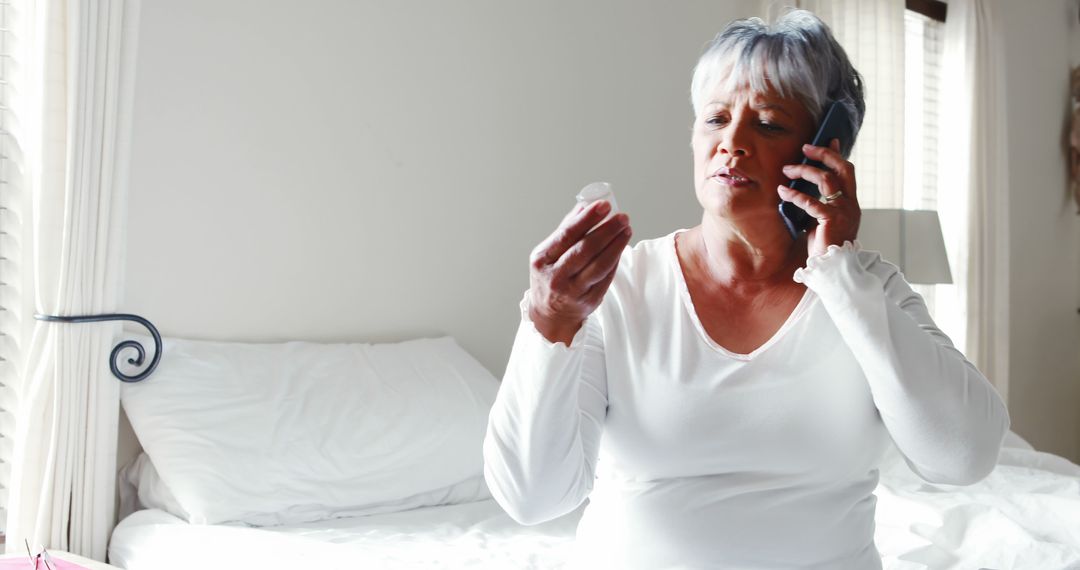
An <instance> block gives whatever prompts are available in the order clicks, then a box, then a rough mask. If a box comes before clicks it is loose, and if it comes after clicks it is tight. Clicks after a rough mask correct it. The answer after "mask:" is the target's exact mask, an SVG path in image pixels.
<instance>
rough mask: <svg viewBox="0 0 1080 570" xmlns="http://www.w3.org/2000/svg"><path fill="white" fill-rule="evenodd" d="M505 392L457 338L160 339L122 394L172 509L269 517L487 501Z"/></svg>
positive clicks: (257, 520)
mask: <svg viewBox="0 0 1080 570" xmlns="http://www.w3.org/2000/svg"><path fill="white" fill-rule="evenodd" d="M138 340H140V341H141V342H143V345H144V346H146V347H147V350H148V352H149V351H151V350H152V348H151V346H152V342H151V340H150V339H149V337H141V338H139V339H138ZM497 389H498V382H497V381H496V380H495V378H494V377H493V376H492V375H491V373H489V372H488V371H487V370H486V369H485V368H484V367H483V366H482V365H480V363H479V362H477V361H476V360H474V359H473V358H472V357H471V356H469V355H468V354H467V353H466V352H465V351H464V350H462V349H461V347H459V346H458V345H457V343H455V342H454V340H453V339H451V338H448V337H446V338H439V339H420V340H413V341H407V342H403V343H398V344H381V345H370V344H317V343H308V342H289V343H281V344H247V343H229V342H210V341H194V340H182V339H165V341H164V350H163V355H162V359H161V363H160V364H159V365H158V368H157V370H156V371H155V372H154V374H152V375H151V376H150V377H149V378H147V379H146V380H144V381H143V382H140V383H137V384H125V385H124V386H123V390H122V391H121V400H122V402H123V405H124V409H125V410H126V411H127V414H128V417H129V418H130V420H131V425H132V427H133V428H134V430H135V434H136V435H137V436H138V438H139V441H140V442H141V443H142V446H143V449H144V450H145V451H146V453H147V455H148V456H149V457H150V459H151V460H152V462H153V467H156V472H157V473H158V474H159V475H160V481H161V484H162V485H164V486H166V487H167V490H168V491H171V494H172V496H173V497H175V503H176V506H175V507H172V508H178V509H179V510H180V512H173V511H172V510H170V512H172V514H174V515H176V516H178V517H181V518H184V519H186V520H188V521H189V522H192V523H196V524H216V523H223V522H244V523H248V524H255V525H269V524H286V523H297V522H306V521H313V520H321V519H325V518H331V517H335V516H347V515H356V514H362V513H365V512H385V511H386V510H391V509H393V508H395V506H400V505H408V506H407V507H406V508H411V507H414V506H424V505H425V504H445V503H447V502H468V501H472V500H481V499H484V498H487V497H488V496H490V495H489V494H488V491H487V488H486V487H485V486H484V485H483V483H482V474H483V459H482V451H481V447H482V441H483V437H484V430H485V427H486V425H487V414H488V410H489V409H490V407H491V405H492V403H493V402H494V399H495V393H496V391H497ZM477 478H480V482H479V483H477V482H476V479H477ZM158 496H164V495H163V494H162V493H161V492H160V490H159V493H158ZM425 501H436V502H425ZM417 503H422V504H417Z"/></svg>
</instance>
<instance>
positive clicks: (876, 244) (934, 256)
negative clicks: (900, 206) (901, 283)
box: [859, 209, 952, 284]
mask: <svg viewBox="0 0 1080 570" xmlns="http://www.w3.org/2000/svg"><path fill="white" fill-rule="evenodd" d="M859 243H860V244H862V247H863V249H868V250H873V251H879V252H881V256H882V257H884V258H885V259H886V260H887V261H890V262H892V263H895V264H896V265H898V266H899V267H900V271H902V272H903V273H904V277H906V278H907V280H908V283H927V284H930V283H952V273H951V272H950V271H949V259H948V257H947V256H946V254H945V239H944V238H943V237H942V235H941V222H940V221H939V220H938V215H937V212H935V211H934V210H894V209H881V210H870V209H864V210H863V211H862V222H861V223H860V224H859Z"/></svg>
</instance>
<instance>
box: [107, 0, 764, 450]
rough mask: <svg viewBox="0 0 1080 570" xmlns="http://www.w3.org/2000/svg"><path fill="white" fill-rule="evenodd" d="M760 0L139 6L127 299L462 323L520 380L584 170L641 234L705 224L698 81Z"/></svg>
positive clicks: (236, 330) (347, 337)
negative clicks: (526, 345)
mask: <svg viewBox="0 0 1080 570" xmlns="http://www.w3.org/2000/svg"><path fill="white" fill-rule="evenodd" d="M756 7H757V2H736V1H716V0H696V1H681V2H675V3H660V2H654V1H651V0H633V1H625V0H602V1H599V0H590V1H588V2H572V1H569V0H562V1H553V2H549V1H544V2H527V3H524V2H504V1H501V0H470V1H468V2H434V1H398V2H353V1H347V0H318V1H312V2H303V3H298V2H295V1H291V0H290V1H285V0H259V1H255V0H248V1H241V0H229V1H220V0H186V1H184V2H173V1H168V0H143V2H142V15H141V18H142V19H141V23H140V37H139V46H138V50H139V53H138V73H137V83H136V96H135V97H136V102H135V111H134V134H133V147H134V148H133V151H132V164H133V166H132V171H131V195H130V204H129V230H128V231H129V233H128V259H127V275H126V281H127V282H126V295H125V299H124V302H123V304H122V306H123V307H124V309H125V310H128V311H131V312H135V313H139V314H142V315H144V316H146V317H147V318H149V319H150V320H151V321H153V322H154V323H156V324H157V325H158V326H159V327H160V329H161V331H162V333H163V334H165V335H168V336H180V337H189V338H213V339H233V340H245V341H272V340H284V339H306V340H318V341H353V342H357V341H388V340H399V339H405V338H409V337H414V336H418V335H437V334H449V335H453V336H455V337H456V338H457V339H458V340H459V342H460V343H461V344H462V345H463V346H464V347H465V348H466V349H467V350H468V351H470V352H471V353H472V354H473V355H474V356H476V357H477V358H478V359H480V361H481V362H483V363H484V364H485V365H486V366H487V367H488V368H489V369H490V370H491V371H492V372H493V373H494V374H496V375H499V376H501V374H502V371H503V368H504V366H505V360H506V358H507V356H508V354H509V349H510V345H511V342H512V339H513V335H514V333H515V331H516V326H517V322H518V319H519V315H518V309H517V304H518V301H519V300H520V298H521V294H522V292H523V291H524V290H525V289H526V288H527V286H528V267H527V262H528V254H529V252H530V250H531V249H532V248H533V246H534V245H535V244H536V243H538V242H539V241H540V240H541V239H542V238H543V237H544V236H546V235H547V234H548V233H550V232H551V231H552V230H553V229H554V228H555V226H556V225H557V223H558V222H559V221H560V219H561V218H562V216H563V214H564V213H565V212H566V211H568V210H569V209H570V208H571V207H572V205H573V203H574V200H573V197H574V195H575V194H576V193H577V191H578V190H579V189H580V188H581V187H582V186H584V185H585V184H587V183H589V182H592V181H595V180H607V181H610V182H612V183H613V184H614V186H615V190H616V195H617V197H618V202H619V205H620V206H621V207H622V208H623V209H624V210H625V211H627V212H629V213H630V215H631V217H632V224H633V226H634V228H635V234H636V235H635V241H636V240H639V239H643V238H648V237H655V236H659V235H663V234H666V233H668V232H670V231H672V230H674V229H676V228H679V227H688V226H691V225H694V224H695V223H696V222H697V220H698V218H699V215H700V214H699V209H698V206H697V203H696V201H695V199H694V197H693V186H692V183H691V177H690V174H691V160H690V148H689V142H690V126H691V122H692V113H691V110H690V104H689V83H690V74H691V71H692V68H693V65H694V63H695V62H696V59H697V56H698V55H699V54H700V51H701V49H702V48H703V46H704V44H705V43H706V42H707V41H708V40H710V39H711V38H712V37H713V36H714V35H715V34H716V33H717V32H718V31H719V30H720V28H721V27H722V26H723V25H724V24H726V23H727V22H728V21H729V20H731V19H732V18H735V17H742V16H746V15H749V14H750V13H751V10H754V9H756ZM125 437H127V438H128V439H127V440H126V442H125V443H124V444H123V445H122V446H123V447H124V448H125V449H126V450H129V451H127V452H125V453H123V454H122V458H121V460H122V461H123V460H125V459H126V458H127V456H129V455H130V450H131V449H132V442H131V440H130V434H127V435H126V436H125Z"/></svg>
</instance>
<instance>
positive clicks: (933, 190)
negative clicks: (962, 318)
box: [903, 5, 957, 336]
mask: <svg viewBox="0 0 1080 570" xmlns="http://www.w3.org/2000/svg"><path fill="white" fill-rule="evenodd" d="M910 7H911V6H910V5H909V8H910ZM944 28H945V24H944V22H941V21H939V20H937V19H934V18H931V17H929V16H927V15H924V14H923V13H920V12H917V11H915V10H911V9H909V10H906V11H905V14H904V117H905V121H904V192H903V195H904V202H903V203H904V208H905V209H909V210H937V209H938V194H937V192H938V124H939V122H938V109H939V94H940V86H941V65H942V56H943V48H944ZM954 279H955V277H954ZM938 287H939V286H938V285H913V286H912V288H913V289H915V291H916V292H918V293H919V294H920V295H922V296H923V298H924V299H925V300H926V306H927V308H928V309H929V310H930V314H931V315H932V316H933V317H934V320H935V321H936V322H938V325H939V326H943V323H948V322H954V319H952V318H948V317H946V316H945V315H941V312H942V311H944V310H947V308H946V307H937V306H936V305H937V303H936V302H935V301H936V297H937V295H936V290H937V288H938ZM945 332H946V334H949V335H950V336H955V333H956V332H957V331H945Z"/></svg>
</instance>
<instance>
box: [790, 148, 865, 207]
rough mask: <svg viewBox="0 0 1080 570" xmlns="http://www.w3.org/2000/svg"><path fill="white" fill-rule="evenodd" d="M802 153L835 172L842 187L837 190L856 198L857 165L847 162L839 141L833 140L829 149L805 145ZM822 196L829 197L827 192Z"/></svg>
mask: <svg viewBox="0 0 1080 570" xmlns="http://www.w3.org/2000/svg"><path fill="white" fill-rule="evenodd" d="M802 151H803V154H804V155H806V157H807V158H809V159H811V160H816V161H818V162H820V163H822V164H824V165H825V166H826V167H827V168H828V169H829V170H830V171H832V172H835V173H836V175H837V176H839V179H840V181H841V186H840V187H838V188H837V190H843V191H844V194H846V195H848V196H849V197H854V196H855V191H856V189H855V186H856V185H855V165H854V164H852V163H850V162H848V161H847V160H845V159H844V157H843V156H842V155H841V154H840V140H839V139H833V140H832V141H831V142H830V143H829V146H828V147H823V146H814V145H809V144H804V145H803V147H802ZM794 166H805V165H794ZM785 174H786V168H785ZM789 178H790V176H789ZM807 180H810V178H807ZM811 182H813V180H811ZM819 186H820V185H819ZM822 194H823V195H827V193H826V192H822Z"/></svg>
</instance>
